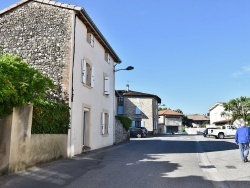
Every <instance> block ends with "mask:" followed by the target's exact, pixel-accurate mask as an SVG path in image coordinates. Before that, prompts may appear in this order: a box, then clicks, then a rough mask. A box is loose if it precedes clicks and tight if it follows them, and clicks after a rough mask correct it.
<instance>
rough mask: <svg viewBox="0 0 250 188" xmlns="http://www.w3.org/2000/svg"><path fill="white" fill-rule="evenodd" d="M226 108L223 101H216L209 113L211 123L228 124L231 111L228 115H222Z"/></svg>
mask: <svg viewBox="0 0 250 188" xmlns="http://www.w3.org/2000/svg"><path fill="white" fill-rule="evenodd" d="M224 110H225V108H224V107H223V103H222V102H217V103H215V104H214V105H213V106H212V107H211V108H210V109H209V115H210V124H212V125H225V124H228V123H229V121H230V119H231V115H230V113H227V115H221V113H222V112H224Z"/></svg>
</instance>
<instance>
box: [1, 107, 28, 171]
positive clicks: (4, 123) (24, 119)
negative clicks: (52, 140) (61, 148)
mask: <svg viewBox="0 0 250 188" xmlns="http://www.w3.org/2000/svg"><path fill="white" fill-rule="evenodd" d="M32 112H33V106H31V105H28V106H25V107H19V108H14V109H13V113H12V115H10V116H8V117H6V118H5V119H3V120H1V121H0V136H1V137H0V156H1V157H0V172H1V174H8V173H13V172H17V171H20V170H24V169H25V168H26V167H27V164H28V162H27V154H28V152H29V151H28V150H29V142H30V138H31V126H32Z"/></svg>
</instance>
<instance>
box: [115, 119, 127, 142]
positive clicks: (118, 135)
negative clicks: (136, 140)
mask: <svg viewBox="0 0 250 188" xmlns="http://www.w3.org/2000/svg"><path fill="white" fill-rule="evenodd" d="M127 140H129V136H128V132H127V131H126V130H125V129H124V128H123V125H122V124H121V122H120V121H119V120H115V143H114V144H118V143H121V142H124V141H127Z"/></svg>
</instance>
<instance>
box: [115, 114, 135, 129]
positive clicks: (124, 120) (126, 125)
mask: <svg viewBox="0 0 250 188" xmlns="http://www.w3.org/2000/svg"><path fill="white" fill-rule="evenodd" d="M116 118H117V119H118V120H120V122H121V124H122V125H123V127H124V129H125V130H126V131H128V129H129V127H130V126H131V124H132V120H131V119H130V118H129V117H126V116H119V115H118V116H116Z"/></svg>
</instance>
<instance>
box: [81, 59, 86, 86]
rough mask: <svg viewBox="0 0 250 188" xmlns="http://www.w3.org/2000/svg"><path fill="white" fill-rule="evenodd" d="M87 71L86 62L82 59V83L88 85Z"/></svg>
mask: <svg viewBox="0 0 250 188" xmlns="http://www.w3.org/2000/svg"><path fill="white" fill-rule="evenodd" d="M86 78H87V70H86V61H85V60H84V59H82V83H84V84H86Z"/></svg>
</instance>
